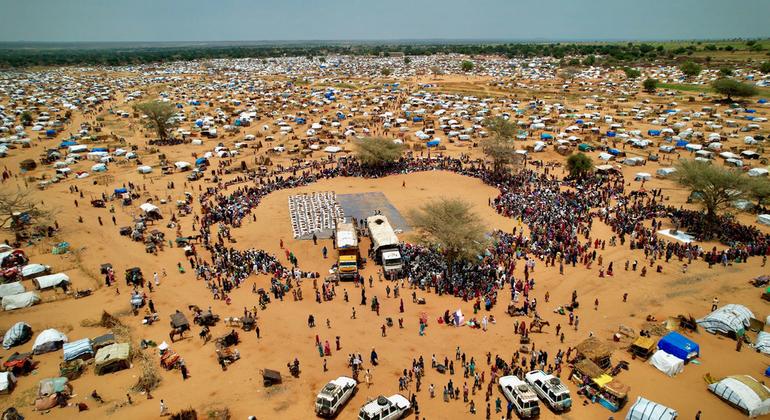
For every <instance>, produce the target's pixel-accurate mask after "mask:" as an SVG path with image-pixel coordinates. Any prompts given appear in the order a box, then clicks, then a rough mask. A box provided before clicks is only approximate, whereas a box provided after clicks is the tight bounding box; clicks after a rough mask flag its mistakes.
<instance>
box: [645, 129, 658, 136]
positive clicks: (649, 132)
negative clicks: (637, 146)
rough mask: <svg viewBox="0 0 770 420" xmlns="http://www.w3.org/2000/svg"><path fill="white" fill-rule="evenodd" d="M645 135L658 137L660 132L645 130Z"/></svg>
mask: <svg viewBox="0 0 770 420" xmlns="http://www.w3.org/2000/svg"><path fill="white" fill-rule="evenodd" d="M647 135H648V136H659V135H660V130H647Z"/></svg>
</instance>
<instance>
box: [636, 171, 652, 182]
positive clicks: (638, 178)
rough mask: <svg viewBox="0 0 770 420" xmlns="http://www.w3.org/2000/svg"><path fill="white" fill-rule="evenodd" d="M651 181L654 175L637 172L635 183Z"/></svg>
mask: <svg viewBox="0 0 770 420" xmlns="http://www.w3.org/2000/svg"><path fill="white" fill-rule="evenodd" d="M651 179H652V175H650V174H648V173H647V172H637V173H636V175H634V181H649V180H651Z"/></svg>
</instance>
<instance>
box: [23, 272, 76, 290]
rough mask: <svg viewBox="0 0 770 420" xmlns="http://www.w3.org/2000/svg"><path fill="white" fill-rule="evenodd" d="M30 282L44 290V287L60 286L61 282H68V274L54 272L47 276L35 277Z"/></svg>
mask: <svg viewBox="0 0 770 420" xmlns="http://www.w3.org/2000/svg"><path fill="white" fill-rule="evenodd" d="M32 283H34V284H35V287H37V288H38V289H40V290H44V289H50V288H52V287H60V286H62V285H63V284H69V283H70V278H69V276H68V275H66V274H64V273H56V274H49V275H47V276H40V277H38V278H36V279H33V280H32Z"/></svg>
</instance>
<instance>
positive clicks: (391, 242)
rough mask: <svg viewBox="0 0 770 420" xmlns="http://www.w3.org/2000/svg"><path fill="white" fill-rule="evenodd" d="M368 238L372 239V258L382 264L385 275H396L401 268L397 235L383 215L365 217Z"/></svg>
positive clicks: (401, 261)
mask: <svg viewBox="0 0 770 420" xmlns="http://www.w3.org/2000/svg"><path fill="white" fill-rule="evenodd" d="M366 226H367V228H368V229H369V238H370V239H371V240H372V250H373V251H374V258H375V260H376V261H377V262H379V263H381V264H382V268H383V270H384V271H385V275H386V276H394V277H397V276H398V275H399V274H400V273H401V271H402V269H403V260H402V259H401V251H400V248H399V242H398V236H396V232H394V231H393V228H392V227H391V226H390V222H388V218H387V217H385V216H383V215H376V216H371V217H368V218H367V219H366Z"/></svg>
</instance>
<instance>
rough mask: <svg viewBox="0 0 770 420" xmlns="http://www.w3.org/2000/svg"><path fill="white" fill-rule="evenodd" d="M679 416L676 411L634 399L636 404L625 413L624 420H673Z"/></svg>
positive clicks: (643, 399)
mask: <svg viewBox="0 0 770 420" xmlns="http://www.w3.org/2000/svg"><path fill="white" fill-rule="evenodd" d="M678 415H679V413H677V412H676V410H674V409H671V408H668V407H666V406H665V405H660V404H658V403H656V402H654V401H650V400H648V399H646V398H643V397H636V402H635V403H634V405H632V406H631V408H629V409H628V413H626V420H674V419H676V417H677V416H678Z"/></svg>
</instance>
